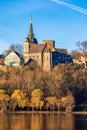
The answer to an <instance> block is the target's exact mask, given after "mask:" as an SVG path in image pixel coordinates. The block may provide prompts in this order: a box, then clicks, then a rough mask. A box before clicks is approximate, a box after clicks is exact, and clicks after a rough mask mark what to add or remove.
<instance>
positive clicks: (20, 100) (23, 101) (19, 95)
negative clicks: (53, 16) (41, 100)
mask: <svg viewBox="0 0 87 130" xmlns="http://www.w3.org/2000/svg"><path fill="white" fill-rule="evenodd" d="M11 99H13V100H15V101H16V102H17V104H18V106H19V107H22V108H24V107H25V106H27V103H28V99H27V98H26V93H23V92H22V91H21V90H19V89H18V90H15V91H14V93H13V94H12V95H11Z"/></svg>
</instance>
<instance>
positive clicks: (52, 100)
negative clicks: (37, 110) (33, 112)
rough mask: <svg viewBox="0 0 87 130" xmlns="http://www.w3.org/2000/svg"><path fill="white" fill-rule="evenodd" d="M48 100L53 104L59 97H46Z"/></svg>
mask: <svg viewBox="0 0 87 130" xmlns="http://www.w3.org/2000/svg"><path fill="white" fill-rule="evenodd" d="M46 101H47V102H48V103H49V104H51V105H53V104H56V101H57V98H56V97H47V98H46Z"/></svg>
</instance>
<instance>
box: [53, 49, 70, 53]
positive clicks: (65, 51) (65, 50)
mask: <svg viewBox="0 0 87 130" xmlns="http://www.w3.org/2000/svg"><path fill="white" fill-rule="evenodd" d="M55 50H56V51H57V52H60V53H64V54H68V50H67V49H63V48H55Z"/></svg>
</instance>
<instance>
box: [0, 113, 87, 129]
mask: <svg viewBox="0 0 87 130" xmlns="http://www.w3.org/2000/svg"><path fill="white" fill-rule="evenodd" d="M85 118H86V119H87V116H86V117H85ZM85 118H84V119H85ZM78 119H79V120H78ZM80 119H81V117H78V116H73V115H67V116H66V115H61V116H58V115H15V114H14V115H6V114H3V115H0V130H86V129H85V127H86V128H87V120H86V121H85V120H83V122H84V123H83V122H82V120H80ZM83 125H84V126H83ZM77 128H78V129H77ZM83 128H84V129H83Z"/></svg>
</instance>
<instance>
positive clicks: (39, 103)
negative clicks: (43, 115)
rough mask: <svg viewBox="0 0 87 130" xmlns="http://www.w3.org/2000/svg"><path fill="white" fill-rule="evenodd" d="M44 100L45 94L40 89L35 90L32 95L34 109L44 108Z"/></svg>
mask: <svg viewBox="0 0 87 130" xmlns="http://www.w3.org/2000/svg"><path fill="white" fill-rule="evenodd" d="M42 99H43V92H42V91H41V90H40V89H34V90H33V91H32V93H31V104H32V108H34V107H36V108H37V109H38V108H40V110H41V108H42V107H43V105H44V101H43V100H42Z"/></svg>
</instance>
